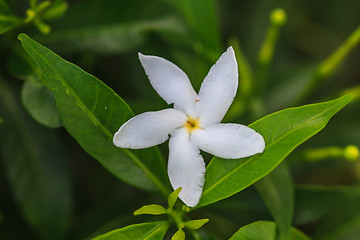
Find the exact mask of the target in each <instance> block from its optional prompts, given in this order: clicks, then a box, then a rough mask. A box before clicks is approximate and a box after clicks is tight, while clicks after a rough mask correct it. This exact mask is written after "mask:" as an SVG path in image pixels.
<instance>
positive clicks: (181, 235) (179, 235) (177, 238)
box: [171, 229, 185, 240]
mask: <svg viewBox="0 0 360 240" xmlns="http://www.w3.org/2000/svg"><path fill="white" fill-rule="evenodd" d="M171 240H185V232H184V231H183V230H182V229H179V230H177V232H176V233H175V234H174V235H173V236H172V238H171Z"/></svg>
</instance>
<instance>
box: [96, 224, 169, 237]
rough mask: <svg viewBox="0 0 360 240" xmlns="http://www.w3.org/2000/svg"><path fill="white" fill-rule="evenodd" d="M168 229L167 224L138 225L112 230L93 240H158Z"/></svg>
mask: <svg viewBox="0 0 360 240" xmlns="http://www.w3.org/2000/svg"><path fill="white" fill-rule="evenodd" d="M168 228H169V224H168V223H167V222H152V223H140V224H134V225H130V226H127V227H124V228H120V229H117V230H113V231H111V232H108V233H105V234H103V235H100V236H98V237H96V238H93V240H119V239H121V240H159V239H163V237H164V235H165V233H166V231H167V229H168Z"/></svg>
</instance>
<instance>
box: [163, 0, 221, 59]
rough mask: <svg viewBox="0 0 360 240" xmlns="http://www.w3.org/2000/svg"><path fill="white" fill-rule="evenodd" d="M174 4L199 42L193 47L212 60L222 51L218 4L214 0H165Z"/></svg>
mask: <svg viewBox="0 0 360 240" xmlns="http://www.w3.org/2000/svg"><path fill="white" fill-rule="evenodd" d="M163 1H164V2H168V3H170V4H171V5H172V6H174V7H175V8H176V9H177V10H178V11H179V12H180V13H181V14H182V16H183V18H184V19H185V21H186V23H187V26H188V27H189V29H190V31H191V33H192V35H193V36H195V37H196V39H197V42H194V43H193V47H194V48H195V50H197V51H198V52H201V53H204V54H205V55H206V56H207V57H209V58H210V59H211V60H214V61H215V60H216V59H217V58H218V54H219V53H220V52H221V44H220V38H219V23H218V19H217V9H218V7H217V4H216V1H214V0H197V1H192V0H163Z"/></svg>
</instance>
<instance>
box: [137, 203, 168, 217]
mask: <svg viewBox="0 0 360 240" xmlns="http://www.w3.org/2000/svg"><path fill="white" fill-rule="evenodd" d="M165 213H166V209H165V208H164V207H163V206H160V205H158V204H150V205H145V206H143V207H141V208H139V209H138V210H136V211H135V212H134V215H141V214H151V215H161V214H165Z"/></svg>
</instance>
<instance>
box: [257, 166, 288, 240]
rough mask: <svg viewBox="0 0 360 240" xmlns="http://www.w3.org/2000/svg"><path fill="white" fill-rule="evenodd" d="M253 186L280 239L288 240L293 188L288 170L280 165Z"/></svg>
mask: <svg viewBox="0 0 360 240" xmlns="http://www.w3.org/2000/svg"><path fill="white" fill-rule="evenodd" d="M254 185H255V187H256V189H257V190H258V191H259V193H260V194H261V197H262V198H263V200H264V202H265V203H266V205H267V206H268V208H269V210H270V212H271V215H272V216H273V218H274V219H275V221H276V226H277V228H278V229H279V232H280V239H281V240H290V229H291V222H292V217H293V208H294V186H293V184H292V179H291V176H290V172H289V169H288V168H287V167H286V166H285V165H284V164H280V165H279V166H277V167H276V168H275V169H274V170H273V171H272V172H271V173H269V174H268V175H266V176H265V177H263V178H262V179H260V180H259V181H257V182H256V183H255V184H254Z"/></svg>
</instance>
